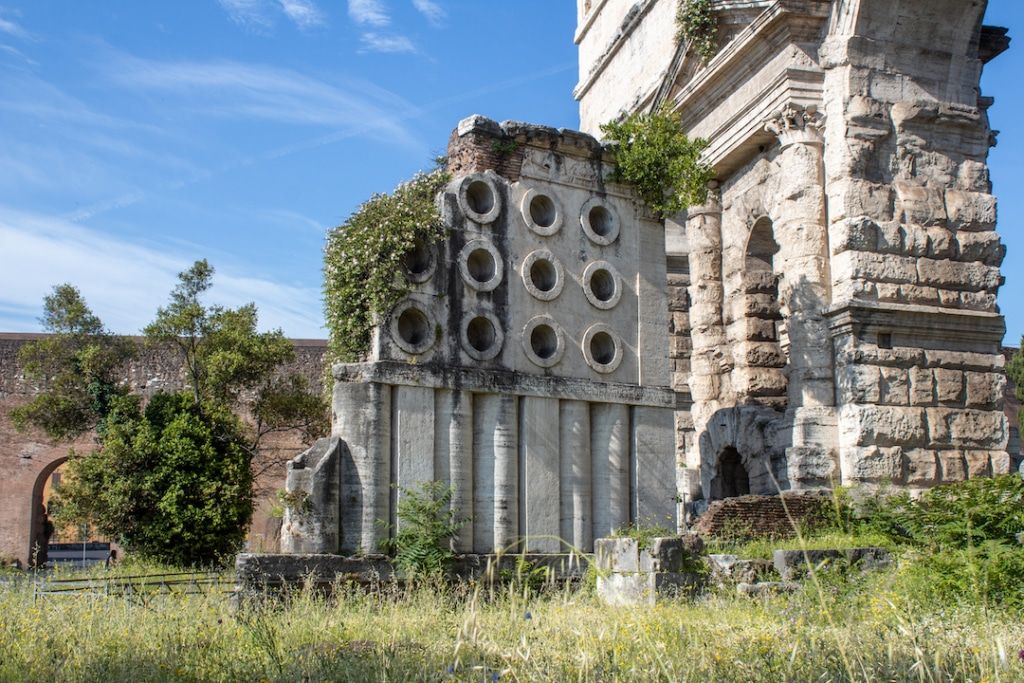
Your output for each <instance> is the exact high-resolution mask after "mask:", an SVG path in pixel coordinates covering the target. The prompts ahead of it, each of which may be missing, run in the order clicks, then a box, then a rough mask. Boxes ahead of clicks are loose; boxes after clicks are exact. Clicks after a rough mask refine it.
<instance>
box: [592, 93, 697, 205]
mask: <svg viewBox="0 0 1024 683" xmlns="http://www.w3.org/2000/svg"><path fill="white" fill-rule="evenodd" d="M601 132H603V133H604V134H605V136H606V137H607V138H608V140H609V141H612V142H615V143H617V148H616V152H615V164H616V166H615V174H616V179H618V180H621V181H625V182H627V183H629V184H630V185H632V186H633V187H634V188H636V191H637V193H638V194H639V195H640V197H641V199H643V200H644V201H645V202H646V203H647V204H648V205H650V207H651V208H652V209H653V210H654V211H656V212H657V213H658V214H660V215H662V216H669V215H672V214H675V213H678V212H679V211H682V210H683V209H685V208H686V207H688V206H694V205H697V204H702V203H703V202H704V201H705V200H706V199H707V183H708V181H709V180H711V178H712V177H713V171H712V169H711V167H710V166H708V165H707V164H705V163H702V162H701V161H700V155H701V153H702V152H703V151H704V150H705V149H706V148H707V146H708V143H707V141H706V140H703V139H701V138H697V139H695V140H690V139H689V138H688V137H686V135H685V134H684V133H683V129H682V124H681V123H680V120H679V114H677V113H675V112H673V111H671V110H670V109H668V108H667V107H663V108H662V109H661V110H659V111H657V112H654V113H641V112H636V113H633V114H630V115H629V116H627V117H626V118H625V119H623V120H622V121H612V122H610V123H606V124H604V125H603V126H601Z"/></svg>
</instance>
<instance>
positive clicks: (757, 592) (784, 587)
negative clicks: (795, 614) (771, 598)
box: [736, 581, 800, 598]
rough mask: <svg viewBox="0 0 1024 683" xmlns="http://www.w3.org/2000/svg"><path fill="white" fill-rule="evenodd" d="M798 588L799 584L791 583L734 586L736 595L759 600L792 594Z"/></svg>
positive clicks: (772, 582) (767, 582)
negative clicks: (765, 597) (771, 596)
mask: <svg viewBox="0 0 1024 683" xmlns="http://www.w3.org/2000/svg"><path fill="white" fill-rule="evenodd" d="M799 588H800V584H799V583H795V582H793V581H761V582H759V583H739V584H736V593H737V594H738V595H745V596H747V597H751V598H760V597H764V596H768V595H779V594H781V593H794V592H796V591H797V589H799Z"/></svg>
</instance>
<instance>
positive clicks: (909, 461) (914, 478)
mask: <svg viewBox="0 0 1024 683" xmlns="http://www.w3.org/2000/svg"><path fill="white" fill-rule="evenodd" d="M903 464H904V471H905V472H906V479H905V481H906V483H907V484H909V485H911V486H924V485H930V484H934V483H936V481H937V480H938V475H939V464H938V455H937V453H936V452H935V451H929V450H919V449H914V450H910V451H904V452H903Z"/></svg>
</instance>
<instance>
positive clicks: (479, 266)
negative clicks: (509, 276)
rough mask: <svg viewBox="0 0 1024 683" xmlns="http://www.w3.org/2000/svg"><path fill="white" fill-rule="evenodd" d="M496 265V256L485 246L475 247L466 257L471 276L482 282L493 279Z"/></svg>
mask: <svg viewBox="0 0 1024 683" xmlns="http://www.w3.org/2000/svg"><path fill="white" fill-rule="evenodd" d="M496 267H497V266H496V264H495V263H494V256H493V255H492V254H491V252H489V251H487V250H486V249H483V248H481V249H474V250H473V251H471V252H470V253H469V256H468V257H467V258H466V268H467V269H468V270H469V275H470V277H472V278H473V279H474V280H476V281H477V282H479V283H481V284H483V283H487V282H490V281H491V279H492V278H493V277H494V272H495V269H496Z"/></svg>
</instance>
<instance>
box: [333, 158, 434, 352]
mask: <svg viewBox="0 0 1024 683" xmlns="http://www.w3.org/2000/svg"><path fill="white" fill-rule="evenodd" d="M448 179H449V177H448V174H447V173H446V172H445V171H444V170H443V169H441V168H438V169H435V170H434V171H432V172H430V173H420V174H417V175H416V176H415V177H414V178H413V179H412V180H410V181H409V182H407V183H404V184H402V185H399V186H398V187H397V188H395V190H394V192H392V193H391V194H375V195H374V196H373V197H371V198H370V199H369V200H367V201H366V202H365V203H364V204H363V205H362V206H360V207H359V209H358V210H356V212H355V213H353V214H352V215H351V216H349V218H348V220H346V221H345V222H344V223H342V224H341V225H340V226H339V227H337V228H335V229H334V230H332V231H330V232H329V233H328V235H327V246H326V248H325V250H324V313H325V316H326V320H327V330H328V333H329V336H330V339H329V349H330V353H331V360H335V361H343V362H354V361H358V360H359V359H361V358H363V357H364V356H365V355H366V353H367V351H368V350H369V345H370V332H371V330H372V329H373V326H374V324H375V323H376V322H377V321H378V320H379V319H380V318H381V317H382V316H384V315H386V314H387V313H388V312H389V311H390V310H391V309H392V308H394V306H395V305H396V304H397V303H398V302H399V301H400V300H401V298H402V297H403V296H405V295H406V294H407V293H408V291H409V283H408V281H407V280H406V278H405V276H404V274H403V265H404V263H403V262H404V260H405V258H406V256H407V255H408V254H409V253H410V251H412V249H413V248H415V247H416V245H417V244H424V243H428V244H433V243H434V242H436V241H437V240H439V239H440V238H441V237H442V236H443V234H444V233H443V230H444V228H443V225H442V223H441V217H440V214H439V213H438V209H437V203H436V198H437V193H438V192H440V191H441V189H442V188H443V187H444V186H445V184H446V183H447V182H448Z"/></svg>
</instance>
